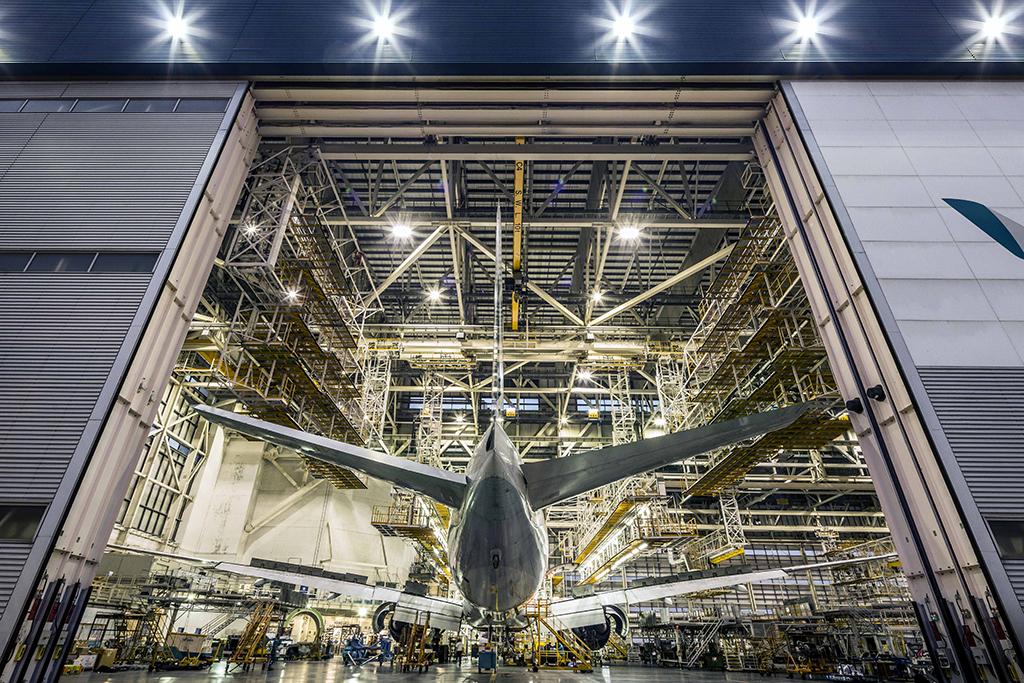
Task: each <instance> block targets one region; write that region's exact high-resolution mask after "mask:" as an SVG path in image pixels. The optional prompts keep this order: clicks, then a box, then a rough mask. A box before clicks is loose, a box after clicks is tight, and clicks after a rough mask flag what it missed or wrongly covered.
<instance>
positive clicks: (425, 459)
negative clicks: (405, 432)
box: [416, 371, 445, 467]
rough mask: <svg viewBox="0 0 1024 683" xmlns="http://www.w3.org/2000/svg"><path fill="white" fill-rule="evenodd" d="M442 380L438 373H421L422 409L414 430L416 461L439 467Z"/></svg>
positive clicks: (442, 396)
mask: <svg viewBox="0 0 1024 683" xmlns="http://www.w3.org/2000/svg"><path fill="white" fill-rule="evenodd" d="M444 386H445V381H444V378H443V377H441V375H440V374H439V373H436V372H431V371H427V372H424V373H423V407H422V408H420V420H419V425H418V426H417V428H416V460H418V461H419V462H422V463H425V464H427V465H433V466H434V467H440V466H441V430H442V428H443V424H442V413H443V403H444Z"/></svg>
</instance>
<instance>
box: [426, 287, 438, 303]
mask: <svg viewBox="0 0 1024 683" xmlns="http://www.w3.org/2000/svg"><path fill="white" fill-rule="evenodd" d="M427 298H428V299H430V300H431V301H433V302H435V303H436V302H438V301H440V300H441V290H440V288H438V287H431V288H430V289H428V290H427Z"/></svg>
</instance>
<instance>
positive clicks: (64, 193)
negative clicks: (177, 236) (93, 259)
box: [0, 113, 224, 249]
mask: <svg viewBox="0 0 1024 683" xmlns="http://www.w3.org/2000/svg"><path fill="white" fill-rule="evenodd" d="M0 116H3V117H4V118H6V117H21V116H27V117H31V119H34V118H36V117H38V115H37V114H0ZM223 118H224V115H223V114H121V113H118V114H76V113H67V114H48V115H46V116H45V118H44V120H43V121H42V122H41V123H40V124H39V125H38V127H37V128H36V129H35V131H34V133H29V134H31V139H29V140H27V142H26V144H24V146H23V147H22V148H21V149H20V150H18V152H17V160H16V161H12V162H11V164H10V167H9V168H7V169H6V172H5V173H4V175H3V178H2V179H0V249H5V248H22V247H25V248H36V249H41V248H48V249H52V248H69V249H86V248H95V249H108V248H112V249H162V248H163V247H164V245H166V244H167V238H168V236H169V235H170V233H171V229H172V228H173V227H174V224H175V221H176V220H177V218H178V215H179V214H180V213H181V208H182V206H183V205H184V202H185V198H186V197H187V196H188V193H189V190H191V189H192V184H193V183H194V182H195V180H196V174H197V173H198V172H199V165H200V164H201V163H202V160H203V159H204V158H205V157H206V153H207V151H209V149H210V144H211V143H212V142H213V136H214V133H216V131H217V127H218V125H219V124H220V122H221V121H222V120H223ZM32 124H33V122H32V121H31V120H27V121H25V123H23V124H21V125H20V127H19V132H21V131H27V130H28V129H29V128H31V127H32ZM16 125H17V124H16ZM0 127H3V128H6V127H7V123H6V121H4V122H2V123H0ZM24 134H25V133H24V132H21V135H24ZM0 163H3V160H2V158H0ZM83 207H87V208H86V209H85V210H83Z"/></svg>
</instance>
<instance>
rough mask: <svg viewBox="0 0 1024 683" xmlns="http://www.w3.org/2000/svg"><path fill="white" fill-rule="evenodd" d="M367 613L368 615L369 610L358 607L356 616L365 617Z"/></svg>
mask: <svg viewBox="0 0 1024 683" xmlns="http://www.w3.org/2000/svg"><path fill="white" fill-rule="evenodd" d="M369 613H370V610H369V609H367V608H366V607H360V608H359V609H358V610H356V614H358V615H359V616H360V617H365V616H366V615H368V614H369Z"/></svg>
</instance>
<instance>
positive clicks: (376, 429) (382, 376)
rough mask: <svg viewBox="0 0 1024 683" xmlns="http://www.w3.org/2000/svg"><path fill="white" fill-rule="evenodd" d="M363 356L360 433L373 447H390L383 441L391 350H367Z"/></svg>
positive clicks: (364, 440)
mask: <svg viewBox="0 0 1024 683" xmlns="http://www.w3.org/2000/svg"><path fill="white" fill-rule="evenodd" d="M363 353H364V356H363V363H362V365H363V387H362V393H361V394H360V405H361V406H362V422H360V425H359V434H360V436H362V437H363V443H366V444H368V445H369V446H370V447H371V448H373V447H379V448H381V449H382V450H384V451H385V452H386V451H387V450H388V448H387V444H385V443H384V416H385V415H386V414H387V408H388V395H389V393H390V390H391V353H390V352H389V351H386V350H381V349H366V350H364V352H363Z"/></svg>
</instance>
